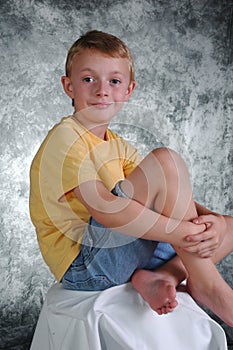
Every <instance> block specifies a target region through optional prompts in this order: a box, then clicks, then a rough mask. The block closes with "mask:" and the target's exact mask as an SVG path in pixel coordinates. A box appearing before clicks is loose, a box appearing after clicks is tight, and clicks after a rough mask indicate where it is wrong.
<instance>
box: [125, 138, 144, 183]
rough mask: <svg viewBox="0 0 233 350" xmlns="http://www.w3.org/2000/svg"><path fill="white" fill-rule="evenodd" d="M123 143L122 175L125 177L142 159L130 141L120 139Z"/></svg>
mask: <svg viewBox="0 0 233 350" xmlns="http://www.w3.org/2000/svg"><path fill="white" fill-rule="evenodd" d="M122 142H123V143H124V149H125V157H124V162H123V169H124V175H125V177H127V176H128V175H129V174H130V173H131V172H132V171H133V170H134V169H135V168H136V166H138V164H139V163H140V162H141V161H142V156H141V155H140V154H139V153H138V151H137V149H136V148H135V147H134V146H132V145H131V144H130V143H128V142H127V141H125V140H124V139H123V140H122Z"/></svg>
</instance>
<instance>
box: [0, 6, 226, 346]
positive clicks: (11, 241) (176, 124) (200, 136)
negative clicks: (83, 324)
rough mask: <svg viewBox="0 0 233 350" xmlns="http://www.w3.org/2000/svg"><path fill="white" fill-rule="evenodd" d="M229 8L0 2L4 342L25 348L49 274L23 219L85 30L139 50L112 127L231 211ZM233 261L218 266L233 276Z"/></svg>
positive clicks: (208, 200) (65, 109) (64, 111)
mask: <svg viewBox="0 0 233 350" xmlns="http://www.w3.org/2000/svg"><path fill="white" fill-rule="evenodd" d="M232 13H233V2H232V1H230V0H204V1H203V0H179V1H174V0H145V1H139V0H126V1H123V0H110V1H107V0H103V1H89V0H86V1H85V0H84V1H75V0H44V1H43V0H38V1H36V0H0V28H1V31H0V45H1V46H0V63H1V84H0V96H1V110H0V133H1V154H0V164H1V174H0V176H1V188H0V191H1V193H0V199H1V202H0V205H1V207H0V210H1V226H0V230H1V231H0V232H1V239H0V274H1V278H0V280H1V283H0V315H1V316H0V327H1V329H0V349H4V350H5V349H17V350H19V349H23V350H25V349H28V346H29V343H30V339H31V336H32V333H33V330H34V327H35V324H36V321H37V317H38V314H39V311H40V309H41V305H42V303H43V300H44V297H45V294H46V292H47V290H48V288H49V287H50V286H51V284H52V283H53V281H54V279H53V277H52V276H51V274H50V272H49V270H48V268H47V267H46V265H45V264H44V262H43V260H42V258H41V256H40V252H39V249H38V246H37V241H36V235H35V231H34V228H33V227H32V224H31V222H30V218H29V211H28V194H29V167H30V163H31V160H32V158H33V156H34V154H35V152H36V150H37V148H38V146H39V144H40V143H41V141H42V139H43V138H44V137H45V135H46V133H47V131H48V129H49V128H50V127H51V126H52V125H53V124H54V123H55V122H57V121H59V120H60V118H61V117H62V116H66V115H68V114H70V113H72V107H71V104H70V101H69V99H68V98H67V96H65V95H64V93H63V91H62V87H61V83H60V76H61V75H62V74H63V72H64V63H65V57H66V54H67V50H68V48H69V47H70V46H71V44H72V43H73V41H74V40H76V39H77V38H78V37H79V35H80V34H83V33H84V32H85V31H87V30H90V29H98V30H103V31H107V32H110V33H112V34H114V35H117V36H119V37H120V38H122V39H123V40H124V41H125V42H126V43H127V44H128V45H129V47H130V48H131V50H132V53H133V56H134V58H135V66H136V78H137V89H136V91H135V94H134V96H133V98H132V99H131V101H130V102H129V104H128V105H127V106H126V108H125V110H124V111H123V113H121V114H120V116H119V119H116V122H117V121H118V124H116V125H115V127H116V128H117V129H118V130H119V131H120V132H122V135H124V136H125V137H127V138H128V139H129V140H131V141H132V142H133V143H135V144H136V145H138V147H139V150H140V151H141V152H142V153H144V152H146V151H148V150H149V149H151V148H153V147H154V145H153V144H154V140H157V141H158V142H159V143H162V144H164V145H166V146H170V147H172V148H174V149H176V150H177V151H178V152H180V153H181V154H182V156H183V157H184V158H185V160H186V161H187V163H188V165H189V169H190V175H191V179H192V183H193V188H194V195H195V198H196V200H198V201H200V202H201V203H202V204H204V205H206V206H208V207H209V208H212V209H214V210H217V211H220V212H223V213H228V214H232V215H233V194H232V193H233V180H232V179H233V176H232V175H233V132H232V129H233V89H232V72H233V68H232V63H233V48H232V45H233V41H232V40H233V39H232V31H233V28H232V23H233V18H232ZM232 261H233V256H230V257H228V258H226V259H225V260H224V262H223V263H222V264H221V265H219V268H220V269H221V271H222V272H223V273H224V276H225V277H226V279H227V280H228V281H229V283H231V284H232V285H233V283H232V278H231V275H232ZM207 278H208V276H207ZM223 327H224V328H225V330H226V331H227V333H228V338H229V343H230V342H232V338H233V336H232V329H229V327H227V326H226V325H223Z"/></svg>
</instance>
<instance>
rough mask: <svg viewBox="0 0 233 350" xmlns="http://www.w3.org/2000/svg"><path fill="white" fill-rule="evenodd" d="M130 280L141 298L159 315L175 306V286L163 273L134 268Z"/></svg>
mask: <svg viewBox="0 0 233 350" xmlns="http://www.w3.org/2000/svg"><path fill="white" fill-rule="evenodd" d="M131 282H132V285H133V286H134V288H135V289H136V290H137V291H138V292H139V294H141V296H142V297H143V299H145V300H146V301H147V303H148V304H149V305H150V307H151V308H152V309H153V310H154V311H156V312H157V313H158V314H159V315H162V314H167V313H168V312H171V311H173V309H174V308H175V307H176V306H177V301H176V286H175V285H174V283H173V282H172V281H171V280H170V279H169V278H168V277H167V276H165V275H164V274H163V273H161V272H154V271H148V270H136V271H135V272H134V274H133V276H132V278H131Z"/></svg>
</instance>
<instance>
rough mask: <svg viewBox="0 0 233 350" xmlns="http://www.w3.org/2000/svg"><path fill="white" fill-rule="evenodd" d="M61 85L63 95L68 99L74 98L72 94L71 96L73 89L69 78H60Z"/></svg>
mask: <svg viewBox="0 0 233 350" xmlns="http://www.w3.org/2000/svg"><path fill="white" fill-rule="evenodd" d="M61 83H62V86H63V89H64V91H65V93H66V94H67V95H68V96H69V97H70V98H72V99H73V98H74V94H73V87H72V83H71V80H70V78H69V77H67V76H62V77H61Z"/></svg>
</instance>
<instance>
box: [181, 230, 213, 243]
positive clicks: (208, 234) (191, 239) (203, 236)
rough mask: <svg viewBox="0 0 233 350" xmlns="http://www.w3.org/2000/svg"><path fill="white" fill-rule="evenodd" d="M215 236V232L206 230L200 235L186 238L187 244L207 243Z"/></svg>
mask: <svg viewBox="0 0 233 350" xmlns="http://www.w3.org/2000/svg"><path fill="white" fill-rule="evenodd" d="M213 236H215V232H214V231H213V230H206V231H204V232H202V233H198V234H196V235H188V236H186V237H185V241H186V242H201V241H206V240H208V239H210V238H213Z"/></svg>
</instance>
